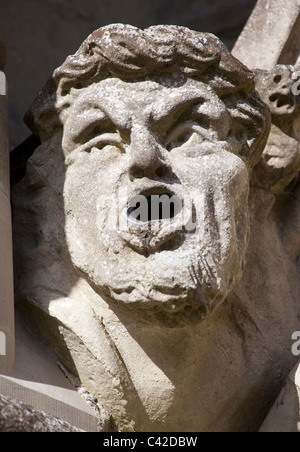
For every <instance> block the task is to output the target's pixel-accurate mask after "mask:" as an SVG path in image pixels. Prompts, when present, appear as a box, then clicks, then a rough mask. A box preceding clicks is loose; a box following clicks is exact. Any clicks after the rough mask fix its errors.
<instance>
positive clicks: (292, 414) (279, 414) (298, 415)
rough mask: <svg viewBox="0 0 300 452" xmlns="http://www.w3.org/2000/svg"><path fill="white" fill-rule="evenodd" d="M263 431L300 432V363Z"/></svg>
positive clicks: (268, 417) (272, 410) (280, 395)
mask: <svg viewBox="0 0 300 452" xmlns="http://www.w3.org/2000/svg"><path fill="white" fill-rule="evenodd" d="M260 432H261V433H299V432H300V364H299V363H298V364H297V365H296V367H295V369H293V371H292V372H291V373H290V375H289V377H288V380H287V382H286V384H285V386H284V388H283V389H282V391H281V393H280V394H279V396H278V398H277V400H276V402H275V403H274V406H273V407H272V409H271V411H270V412H269V414H268V416H267V418H266V419H265V421H264V423H263V425H262V426H261V428H260Z"/></svg>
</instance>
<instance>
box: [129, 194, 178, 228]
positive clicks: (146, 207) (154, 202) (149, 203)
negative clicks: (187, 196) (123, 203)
mask: <svg viewBox="0 0 300 452" xmlns="http://www.w3.org/2000/svg"><path fill="white" fill-rule="evenodd" d="M181 210H182V202H181V200H180V198H179V197H178V196H176V195H175V194H173V193H171V192H161V193H152V194H149V195H147V193H144V194H140V195H136V196H133V197H132V198H131V199H130V200H129V202H128V208H127V212H126V215H127V219H128V220H129V221H130V222H132V223H135V224H141V225H142V224H147V223H152V222H157V221H159V222H162V221H164V222H167V221H172V220H173V219H174V218H175V217H176V216H177V215H179V213H180V212H181Z"/></svg>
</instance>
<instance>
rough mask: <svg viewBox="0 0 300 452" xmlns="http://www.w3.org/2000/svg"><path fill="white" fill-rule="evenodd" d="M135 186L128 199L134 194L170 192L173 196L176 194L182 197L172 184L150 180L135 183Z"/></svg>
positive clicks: (149, 194)
mask: <svg viewBox="0 0 300 452" xmlns="http://www.w3.org/2000/svg"><path fill="white" fill-rule="evenodd" d="M134 185H135V186H134V188H133V189H132V190H131V191H130V192H129V196H128V200H130V199H131V198H133V197H134V196H137V195H141V196H146V197H147V196H151V195H162V194H164V193H167V194H170V195H171V196H173V195H175V196H178V197H179V198H181V196H180V195H179V193H177V190H174V189H173V186H172V185H169V184H164V183H161V182H155V181H149V182H143V183H139V182H137V183H135V184H134Z"/></svg>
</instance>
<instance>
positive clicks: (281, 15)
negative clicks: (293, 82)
mask: <svg viewBox="0 0 300 452" xmlns="http://www.w3.org/2000/svg"><path fill="white" fill-rule="evenodd" d="M299 14H300V1H299V0H289V1H288V2H287V1H285V0H258V2H257V4H256V6H255V9H254V11H253V13H252V15H251V16H250V18H249V20H248V22H247V24H246V26H245V28H244V30H243V31H242V33H241V35H240V37H239V39H238V40H237V42H236V44H235V46H234V49H233V51H232V52H233V55H234V56H235V57H236V58H238V59H239V60H241V61H242V62H243V63H244V64H245V65H246V66H248V67H249V68H250V69H252V70H255V69H265V70H271V69H272V68H273V67H274V66H275V65H276V64H295V65H296V66H297V61H298V58H299V56H300V38H299V36H300V15H299Z"/></svg>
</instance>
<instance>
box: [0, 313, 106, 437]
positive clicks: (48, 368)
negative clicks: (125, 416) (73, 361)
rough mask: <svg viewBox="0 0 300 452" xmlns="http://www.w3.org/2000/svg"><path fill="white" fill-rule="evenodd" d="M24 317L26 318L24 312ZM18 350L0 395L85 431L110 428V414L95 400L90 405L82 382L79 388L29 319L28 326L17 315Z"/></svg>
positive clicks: (0, 378)
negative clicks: (33, 331)
mask: <svg viewBox="0 0 300 452" xmlns="http://www.w3.org/2000/svg"><path fill="white" fill-rule="evenodd" d="M22 317H23V318H24V317H25V318H26V316H24V313H23V316H22ZM27 328H28V329H29V330H31V331H28V330H27ZM16 351H17V353H16V363H15V366H14V369H13V371H12V372H11V373H10V374H9V375H5V376H4V375H0V394H2V395H4V396H7V397H10V398H13V399H17V400H18V401H20V402H23V403H26V404H27V405H28V406H30V407H31V408H33V409H34V410H38V411H42V412H44V413H48V414H49V415H51V416H55V417H57V418H59V419H61V420H62V421H63V422H67V423H69V424H70V425H72V426H74V427H76V428H78V429H80V430H82V431H87V432H97V431H110V430H111V425H110V421H109V416H107V415H106V414H105V412H104V410H102V409H101V408H100V407H98V406H97V404H96V402H95V401H94V402H93V403H91V404H90V406H89V403H88V401H87V400H85V393H84V392H83V390H82V388H80V384H77V386H78V387H77V388H76V381H75V379H74V380H71V381H69V379H68V378H67V377H68V375H67V373H64V372H65V371H62V370H64V368H63V366H62V365H61V364H60V362H59V360H58V358H57V357H56V356H55V355H54V354H53V353H51V352H50V351H49V350H48V349H47V347H46V346H45V345H44V344H42V343H40V341H39V340H38V338H37V337H36V336H35V335H34V334H32V327H31V324H30V323H29V322H28V321H27V324H26V327H25V326H24V325H23V321H22V320H21V318H20V315H17V322H16ZM0 425H1V414H0ZM24 429H25V426H24Z"/></svg>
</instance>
